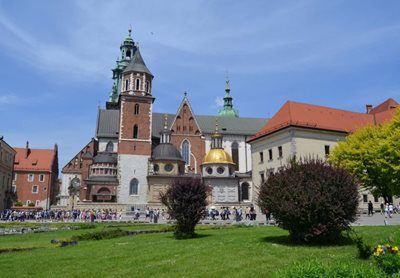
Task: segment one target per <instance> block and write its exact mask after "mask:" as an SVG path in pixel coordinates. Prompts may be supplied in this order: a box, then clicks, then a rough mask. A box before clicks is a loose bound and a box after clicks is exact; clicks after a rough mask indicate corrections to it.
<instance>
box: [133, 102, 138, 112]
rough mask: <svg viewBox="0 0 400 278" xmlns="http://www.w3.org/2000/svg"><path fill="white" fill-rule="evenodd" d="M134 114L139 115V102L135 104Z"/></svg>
mask: <svg viewBox="0 0 400 278" xmlns="http://www.w3.org/2000/svg"><path fill="white" fill-rule="evenodd" d="M133 114H135V115H139V104H138V103H136V104H135V109H134V111H133Z"/></svg>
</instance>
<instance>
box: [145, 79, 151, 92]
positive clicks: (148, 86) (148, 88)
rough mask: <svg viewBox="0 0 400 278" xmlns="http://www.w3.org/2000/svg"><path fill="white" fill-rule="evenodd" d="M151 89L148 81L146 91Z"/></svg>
mask: <svg viewBox="0 0 400 278" xmlns="http://www.w3.org/2000/svg"><path fill="white" fill-rule="evenodd" d="M149 91H150V82H149V81H146V93H148V92H149Z"/></svg>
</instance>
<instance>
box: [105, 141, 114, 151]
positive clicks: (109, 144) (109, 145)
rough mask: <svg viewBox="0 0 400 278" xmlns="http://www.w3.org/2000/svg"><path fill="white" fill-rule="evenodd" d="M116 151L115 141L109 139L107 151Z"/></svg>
mask: <svg viewBox="0 0 400 278" xmlns="http://www.w3.org/2000/svg"><path fill="white" fill-rule="evenodd" d="M113 151H114V143H113V142H111V141H109V142H108V143H107V146H106V152H109V153H112V152H113Z"/></svg>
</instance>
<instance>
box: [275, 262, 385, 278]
mask: <svg viewBox="0 0 400 278" xmlns="http://www.w3.org/2000/svg"><path fill="white" fill-rule="evenodd" d="M281 276H283V277H288V278H299V277H307V278H320V277H335V278H347V277H348V278H350V277H351V278H364V277H368V278H378V277H379V278H381V277H385V273H383V272H382V271H380V270H379V269H377V268H374V267H371V266H370V265H365V264H361V265H356V266H355V265H349V264H335V265H333V266H332V265H330V266H327V265H323V264H321V262H318V261H316V260H312V261H309V262H306V263H302V264H295V265H294V266H293V267H291V268H289V269H288V270H287V271H286V272H285V273H284V274H283V275H281Z"/></svg>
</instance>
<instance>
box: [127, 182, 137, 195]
mask: <svg viewBox="0 0 400 278" xmlns="http://www.w3.org/2000/svg"><path fill="white" fill-rule="evenodd" d="M138 191H139V181H138V180H137V179H135V178H134V179H132V180H131V182H130V184H129V195H137V194H138Z"/></svg>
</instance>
